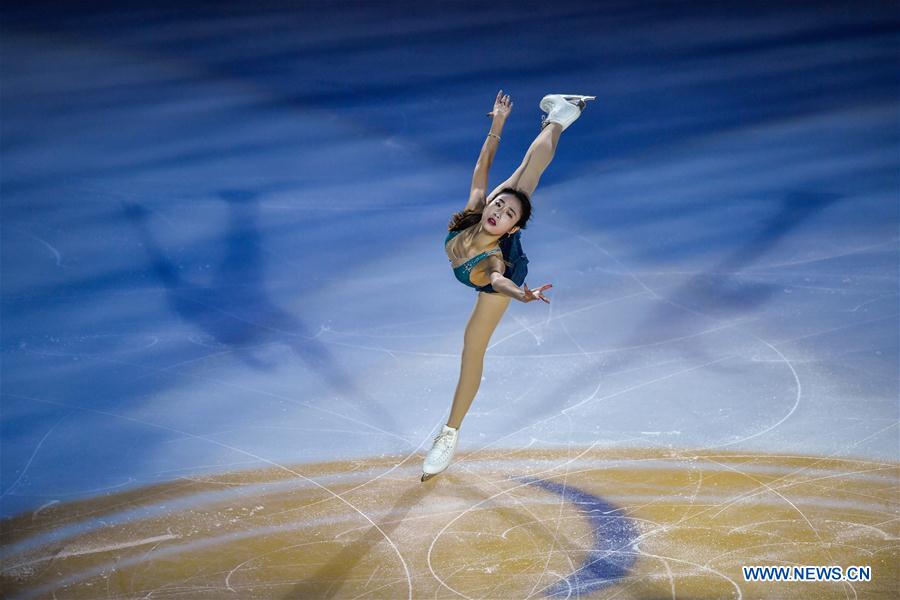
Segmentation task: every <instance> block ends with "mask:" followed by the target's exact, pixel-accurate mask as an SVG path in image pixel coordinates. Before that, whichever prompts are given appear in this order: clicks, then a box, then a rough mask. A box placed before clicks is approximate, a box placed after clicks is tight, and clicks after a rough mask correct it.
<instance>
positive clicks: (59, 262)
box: [16, 228, 62, 267]
mask: <svg viewBox="0 0 900 600" xmlns="http://www.w3.org/2000/svg"><path fill="white" fill-rule="evenodd" d="M16 231H18V232H19V233H21V234H22V235H26V236H28V237H30V238H31V239H33V240H34V241H36V242H39V243H41V244H43V245H44V246H45V247H46V248H47V249H48V250H49V251H50V252H52V253H53V257H54V258H55V259H56V266H57V267H61V266H62V254H60V253H59V250H57V249H56V248H54V247H53V246H52V245H50V243H49V242H47V241H46V240H43V239H41V238H39V237H38V236H36V235H34V234H32V233H29V232H27V231H25V230H24V229H18V228H17V229H16Z"/></svg>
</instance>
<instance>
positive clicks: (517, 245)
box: [444, 229, 528, 294]
mask: <svg viewBox="0 0 900 600" xmlns="http://www.w3.org/2000/svg"><path fill="white" fill-rule="evenodd" d="M460 231H461V230H459V231H451V232H449V233H448V234H447V238H446V239H445V240H444V246H446V245H447V242H449V241H450V240H452V239H453V238H454V237H456V235H457V234H459V233H460ZM520 233H522V230H521V229H520V230H519V231H517V232H515V233H514V234H512V235H506V236H503V237H502V238H501V239H500V244H499V245H500V248H499V249H497V248H494V249H493V250H488V251H487V252H482V253H481V254H479V255H478V256H474V257H472V258H470V259H469V260H467V261H466V262H464V263H463V264H461V265H459V266H458V267H456V268H454V269H453V274H454V275H456V279H457V280H459V282H460V283H462V284H463V285H467V286H469V287H471V288H475V289H476V290H478V291H479V292H487V293H489V294H496V293H497V291H496V290H495V289H494V288H493V287H491V285H490V284H488V285H482V286H477V285H475V284H474V283H472V282H471V281H469V273H471V272H472V269H473V268H474V267H475V265H477V264H478V263H480V262H481V261H483V260H484V259H485V258H487V257H488V256H490V255H491V254H496V253H497V252H502V256H501V258H504V257H505V259H506V260H507V261H508V262H510V263H512V266H509V265H507V266H506V270H505V271H504V272H503V276H504V277H506V278H507V279H511V280H512V281H513V282H514V283H515V284H516V285H517V286H519V287H521V286H522V284H523V283H525V276H526V275H527V274H528V257H527V256H525V253H524V252H523V251H522V243H521V241H520V240H519V237H520V236H519V234H520Z"/></svg>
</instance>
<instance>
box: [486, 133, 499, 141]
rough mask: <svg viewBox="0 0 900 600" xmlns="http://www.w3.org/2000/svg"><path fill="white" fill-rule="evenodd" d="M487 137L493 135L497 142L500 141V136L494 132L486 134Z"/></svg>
mask: <svg viewBox="0 0 900 600" xmlns="http://www.w3.org/2000/svg"><path fill="white" fill-rule="evenodd" d="M488 137H495V138H497V141H498V142H499V141H500V136H499V135H497V134H496V133H489V134H488Z"/></svg>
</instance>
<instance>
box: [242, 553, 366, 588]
mask: <svg viewBox="0 0 900 600" xmlns="http://www.w3.org/2000/svg"><path fill="white" fill-rule="evenodd" d="M325 543H327V542H325V541H320V540H316V541H314V542H303V543H301V544H291V545H290V546H285V547H283V548H278V549H277V550H270V551H269V552H263V553H262V554H257V555H256V556H254V557H253V558H248V559H247V560H245V561H244V562H242V563H241V564H239V565H238V566H236V567H234V568H233V569H231V570H230V571H228V575H226V576H225V588H226V589H227V590H228V591H230V592H234V593H235V594H236V593H237V590H236V589H234V588H233V587H231V576H232V575H234V574H235V573H236V572H237V571H238V570H240V568H241V567H243V566H244V565H246V564H247V563H251V562H253V561H255V560H258V559H260V558H263V557H265V556H271V555H272V554H278V553H279V552H284V551H286V550H293V549H294V548H302V547H303V546H311V545H314V544H325ZM377 570H378V569H376V571H377ZM372 574H373V575H374V574H375V573H374V571H373V572H372ZM369 579H370V580H371V579H372V578H371V577H369ZM366 585H367V586H368V585H369V584H368V583H366Z"/></svg>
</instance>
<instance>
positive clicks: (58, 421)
mask: <svg viewBox="0 0 900 600" xmlns="http://www.w3.org/2000/svg"><path fill="white" fill-rule="evenodd" d="M72 412H74V411H69V412H68V413H66V414H64V415H63V416H61V417H60V418H59V419H57V420H56V423H54V424H53V426H52V427H50V429H48V430H47V433H45V434H44V437H42V438H41V441H40V442H38V444H37V446H35V448H34V451H33V452H32V453H31V456H30V457H29V458H28V462H26V463H25V466H24V467H23V468H22V472H21V473H19V476H18V477H16V480H15V481H13V482H12V484H11V485H10V486H9V487H8V488H6V491H5V492H3V493H2V494H0V498H4V497H6V496H8V495H9V494H10V492H12V491H13V490H14V489H16V486H17V485H19V482H20V481H22V477H24V476H25V473H26V472H27V471H28V467H30V466H31V463H32V461H34V457H35V456H37V453H38V450H40V449H41V446H43V445H44V441H45V440H46V439H47V438H48V437H49V436H50V434H51V433H53V430H54V429H56V427H57V426H58V425H59V424H60V423H62V422H63V419H65V418H66V417H68V416H69V415H71V414H72ZM47 506H49V504H45V505H43V506H41V507H40V508H39V509H37V510H36V511H35V512H34V514H33V515H32V517H34V516H35V515H37V514H38V513H39V512H41V510H43V509H44V508H46V507H47Z"/></svg>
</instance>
